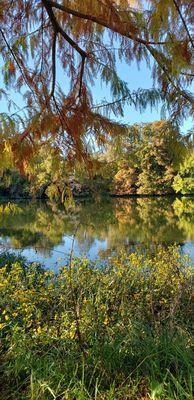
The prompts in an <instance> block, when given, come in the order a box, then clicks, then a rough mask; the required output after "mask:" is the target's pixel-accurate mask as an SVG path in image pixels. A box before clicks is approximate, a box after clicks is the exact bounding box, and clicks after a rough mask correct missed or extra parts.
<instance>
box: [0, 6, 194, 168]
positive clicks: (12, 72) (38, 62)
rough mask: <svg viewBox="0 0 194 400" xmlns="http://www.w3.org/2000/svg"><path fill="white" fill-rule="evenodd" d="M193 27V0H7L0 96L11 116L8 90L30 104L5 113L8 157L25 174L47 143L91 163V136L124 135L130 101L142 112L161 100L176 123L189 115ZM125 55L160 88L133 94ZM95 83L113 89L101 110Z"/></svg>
mask: <svg viewBox="0 0 194 400" xmlns="http://www.w3.org/2000/svg"><path fill="white" fill-rule="evenodd" d="M192 22H193V5H192V2H191V1H190V0H149V1H142V2H141V1H140V0H133V1H132V0H92V1H91V0H82V1H80V0H78V1H74V0H57V1H50V0H42V1H41V0H25V1H24V0H17V1H13V0H1V3H0V51H1V61H2V63H3V67H2V74H3V79H4V85H3V88H1V89H0V95H1V97H5V98H6V99H7V101H8V105H9V106H10V108H11V110H12V107H13V105H14V104H13V100H12V99H11V97H10V88H12V89H14V90H15V91H19V92H20V94H21V95H22V96H23V101H24V107H22V109H18V107H16V111H15V112H14V114H13V113H12V114H8V113H6V114H5V113H1V122H0V135H1V136H0V151H1V154H3V157H2V160H3V159H4V161H6V162H7V163H9V162H10V160H11V161H14V163H15V165H17V166H18V167H19V168H20V169H23V170H25V168H26V160H28V159H29V158H30V156H31V155H33V154H34V152H36V151H37V149H38V148H39V146H42V145H43V144H44V143H49V142H52V145H53V146H55V147H56V148H57V149H60V150H59V151H60V152H62V153H63V154H64V155H65V156H66V157H67V159H68V160H69V161H70V162H73V161H74V159H75V158H76V157H77V158H79V159H81V160H86V161H87V162H88V163H89V162H90V161H89V152H90V146H89V144H88V138H89V137H90V138H92V137H94V138H95V143H97V145H103V144H104V143H105V142H106V137H107V135H110V134H111V135H116V134H118V133H119V132H120V131H121V130H126V129H127V126H126V125H124V124H119V123H118V122H115V121H113V120H110V113H111V115H115V116H116V117H119V116H122V115H123V108H124V106H125V105H126V104H129V105H134V106H135V107H136V108H139V109H140V110H142V109H144V108H145V107H146V105H147V104H148V103H150V104H151V106H155V105H156V103H158V102H159V101H161V100H163V101H164V104H165V107H166V108H167V109H168V111H170V115H171V118H172V119H174V120H176V121H180V120H181V119H182V118H183V117H185V116H187V115H190V114H191V113H192V107H193V97H192V94H191V92H190V91H189V88H190V85H191V83H192V79H193V66H192V50H193V48H194V43H193V38H192V35H191V33H190V30H191V24H192ZM118 59H119V60H120V61H121V62H125V63H127V64H128V65H130V63H131V62H132V61H134V60H135V61H137V63H140V62H141V61H142V60H144V61H146V62H147V65H148V67H149V68H150V69H152V76H153V80H154V81H155V83H156V88H157V89H153V88H151V89H148V90H143V89H139V90H137V91H136V92H135V91H130V90H129V88H128V86H127V84H126V82H124V81H123V80H122V79H121V78H120V77H119V74H118V72H117V68H116V63H117V60H118ZM58 71H60V74H59V73H58ZM61 72H63V74H62V73H61ZM59 75H60V76H59ZM97 79H99V80H101V81H102V82H103V83H105V84H107V85H108V87H109V88H110V92H111V95H112V99H111V101H110V102H106V101H103V102H102V104H96V101H95V98H94V97H93V94H92V90H91V88H92V85H93V84H94V83H95V81H96V80H97ZM67 83H68V84H67ZM15 106H16V105H15ZM0 167H1V161H0Z"/></svg>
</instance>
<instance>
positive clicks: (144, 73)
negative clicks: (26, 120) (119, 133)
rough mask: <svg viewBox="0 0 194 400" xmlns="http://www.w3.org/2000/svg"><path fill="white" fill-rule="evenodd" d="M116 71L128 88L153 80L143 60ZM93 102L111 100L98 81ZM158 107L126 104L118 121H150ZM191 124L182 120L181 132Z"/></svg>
mask: <svg viewBox="0 0 194 400" xmlns="http://www.w3.org/2000/svg"><path fill="white" fill-rule="evenodd" d="M0 71H1V73H0V88H1V87H3V86H4V84H3V80H2V65H0ZM118 72H119V76H120V77H121V78H122V79H123V80H124V81H126V82H127V83H128V85H129V88H130V90H137V89H138V88H143V89H149V88H152V86H153V80H152V77H151V73H150V71H149V69H148V68H147V66H146V63H145V62H141V64H140V65H139V68H138V67H137V64H136V63H135V62H133V63H132V64H131V66H128V65H126V64H125V63H122V64H120V63H118ZM57 74H58V80H59V81H62V80H63V81H66V79H67V77H65V79H64V75H63V72H62V71H61V69H59V70H58V73H57ZM92 90H93V94H94V98H95V103H96V104H99V103H101V102H104V100H105V99H106V100H107V101H109V100H110V101H111V98H110V92H109V89H108V88H107V87H106V86H105V85H103V86H102V85H101V83H100V82H99V81H97V82H96V84H95V86H94V87H93V88H92ZM9 93H10V97H11V98H12V99H13V100H14V101H15V102H16V103H17V105H18V106H19V107H21V108H22V107H23V106H24V103H23V101H22V98H21V96H20V95H19V94H18V93H15V92H14V91H13V90H12V91H9ZM160 108H161V107H158V109H152V110H151V109H150V107H149V106H148V107H147V109H146V111H144V112H143V113H140V112H139V111H138V110H135V108H134V107H132V106H128V105H127V106H126V107H125V112H124V118H122V119H120V121H122V122H124V123H129V124H130V125H131V124H134V123H140V122H152V121H156V120H159V119H161V113H160V111H161V110H160ZM0 112H7V103H6V101H5V100H0ZM192 125H193V121H192V119H191V118H189V119H187V120H185V121H184V123H183V125H182V126H181V131H182V133H183V134H184V133H186V132H187V131H188V130H189V129H190V128H191V127H192Z"/></svg>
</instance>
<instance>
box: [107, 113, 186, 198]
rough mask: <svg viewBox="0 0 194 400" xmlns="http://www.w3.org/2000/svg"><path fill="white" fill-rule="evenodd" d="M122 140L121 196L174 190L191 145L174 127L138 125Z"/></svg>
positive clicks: (117, 183) (118, 183) (118, 189)
mask: <svg viewBox="0 0 194 400" xmlns="http://www.w3.org/2000/svg"><path fill="white" fill-rule="evenodd" d="M119 140H120V143H119V146H120V148H121V150H120V153H118V172H117V174H116V175H115V190H116V192H118V194H130V193H138V194H164V193H171V192H172V191H173V188H172V184H173V179H174V177H175V175H176V173H177V171H178V168H179V163H180V162H181V160H183V159H184V156H185V154H186V148H187V144H186V142H185V141H184V139H183V138H182V137H181V135H180V133H179V131H178V130H177V129H176V128H175V127H174V126H173V125H172V124H169V123H168V122H166V121H158V122H154V123H151V124H142V125H134V126H133V127H131V128H130V129H129V133H128V135H127V136H124V137H123V138H122V139H121V138H120V139H119ZM113 146H114V145H113ZM113 151H114V150H113Z"/></svg>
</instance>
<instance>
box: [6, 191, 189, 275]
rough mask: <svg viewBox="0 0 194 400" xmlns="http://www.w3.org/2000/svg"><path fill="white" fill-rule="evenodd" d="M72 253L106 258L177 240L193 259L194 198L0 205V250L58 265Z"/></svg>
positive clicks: (94, 257)
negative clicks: (67, 205) (68, 207)
mask: <svg viewBox="0 0 194 400" xmlns="http://www.w3.org/2000/svg"><path fill="white" fill-rule="evenodd" d="M72 242H73V243H74V244H73V251H74V255H76V256H84V257H87V258H89V259H90V260H96V259H101V260H102V261H103V262H104V261H106V260H107V259H108V257H109V256H110V255H112V254H115V253H118V252H119V251H120V250H122V249H125V250H126V251H133V250H134V249H137V248H138V247H140V248H142V247H143V246H150V245H151V246H156V245H157V244H162V245H164V246H167V245H170V244H174V243H177V244H179V245H180V246H181V249H182V250H183V252H186V253H189V254H190V256H191V257H192V259H193V262H194V198H193V197H185V198H181V199H180V198H154V199H153V198H152V199H151V198H135V199H134V198H133V199H104V200H98V201H96V202H91V201H83V202H80V203H77V204H76V207H75V209H74V210H69V211H68V212H67V211H65V210H64V208H62V207H58V206H57V205H55V204H49V203H43V202H1V203H0V252H1V251H4V250H5V249H7V250H12V251H15V252H16V253H21V254H22V255H23V256H25V257H26V258H27V259H28V260H29V261H39V262H41V263H44V265H45V266H46V267H48V268H54V269H55V268H57V267H58V265H63V263H64V262H66V261H67V260H68V257H69V254H70V252H71V249H72Z"/></svg>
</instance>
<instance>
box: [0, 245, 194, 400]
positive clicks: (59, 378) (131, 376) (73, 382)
mask: <svg viewBox="0 0 194 400" xmlns="http://www.w3.org/2000/svg"><path fill="white" fill-rule="evenodd" d="M188 264H189V262H188V260H187V259H186V258H185V257H183V256H181V255H180V254H179V252H178V250H177V249H173V248H169V249H168V250H164V249H162V248H159V249H158V251H157V254H155V255H154V254H150V253H149V254H148V253H147V254H146V255H145V254H137V253H134V254H131V255H130V256H127V255H125V254H124V255H120V256H119V257H117V258H115V259H112V261H111V263H110V265H109V267H103V268H95V265H91V264H89V262H88V261H87V260H83V259H82V260H78V259H74V260H72V262H71V263H69V264H68V265H67V266H65V267H64V268H62V269H61V270H60V272H59V273H58V274H57V275H56V274H54V273H53V272H51V271H45V270H44V269H43V268H42V267H41V266H38V265H33V264H31V265H26V263H25V261H24V260H19V261H16V260H15V259H14V260H12V258H11V257H7V258H5V257H4V258H2V259H1V260H0V265H1V269H0V289H1V291H0V293H1V294H0V308H1V321H0V335H1V348H0V358H1V363H0V365H1V366H0V386H1V399H2V400H8V399H10V400H27V399H30V400H50V399H57V400H70V399H71V400H73V399H75V400H76V399H78V400H85V399H96V400H105V399H106V400H113V399H122V400H123V399H131V400H133V399H134V400H136V399H142V400H143V399H144V400H145V399H161V400H162V399H177V400H181V399H192V354H191V318H192V310H191V269H190V268H189V266H188Z"/></svg>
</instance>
